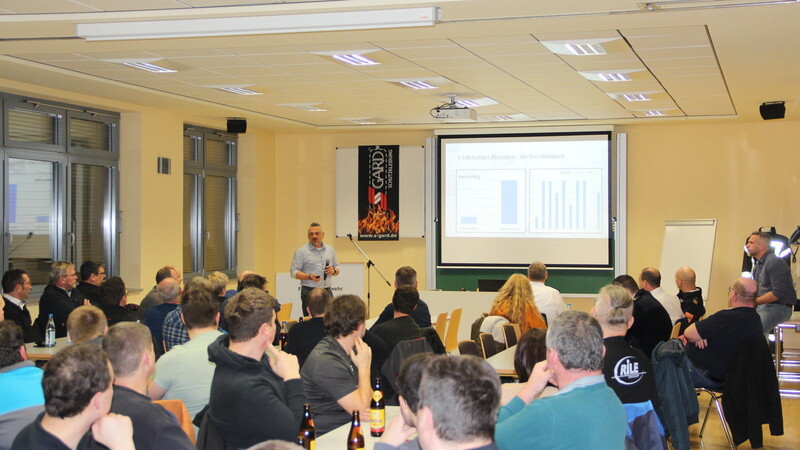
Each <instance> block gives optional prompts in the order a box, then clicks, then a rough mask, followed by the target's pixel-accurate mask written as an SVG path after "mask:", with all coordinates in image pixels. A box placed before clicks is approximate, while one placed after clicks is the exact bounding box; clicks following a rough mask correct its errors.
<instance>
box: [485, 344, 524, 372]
mask: <svg viewBox="0 0 800 450" xmlns="http://www.w3.org/2000/svg"><path fill="white" fill-rule="evenodd" d="M516 351H517V346H516V345H512V346H511V347H509V348H507V349H505V350H503V351H502V352H500V353H497V354H495V355H494V356H490V357H489V358H487V359H486V362H488V363H489V365H491V366H492V367H494V370H495V372H497V374H498V375H500V376H501V377H515V376H517V371H516V370H515V369H514V353H516Z"/></svg>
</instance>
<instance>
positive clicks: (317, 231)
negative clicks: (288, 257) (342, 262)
mask: <svg viewBox="0 0 800 450" xmlns="http://www.w3.org/2000/svg"><path fill="white" fill-rule="evenodd" d="M323 238H325V232H324V231H322V226H321V225H320V224H318V223H317V222H312V223H311V225H309V226H308V244H306V245H304V246H302V247H300V248H298V249H297V251H295V252H294V258H292V268H291V272H290V273H291V276H292V278H296V279H298V280H300V286H301V288H300V299H301V300H302V302H303V312H304V313H305V311H306V306H308V305H307V303H308V293H309V292H311V290H312V289H314V288H317V287H320V288H324V289H326V290H327V291H328V292H331V285H332V284H333V283H332V281H333V277H335V276H336V275H339V260H338V259H337V258H336V250H334V249H333V247H331V246H330V245H325V244H324V243H323V242H322V239H323ZM331 294H333V293H332V292H331Z"/></svg>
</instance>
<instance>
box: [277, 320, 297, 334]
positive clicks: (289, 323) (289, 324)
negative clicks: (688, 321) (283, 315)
mask: <svg viewBox="0 0 800 450" xmlns="http://www.w3.org/2000/svg"><path fill="white" fill-rule="evenodd" d="M295 325H297V320H295V319H289V320H287V321H286V331H289V330H291V329H292V327H293V326H295ZM278 331H280V330H278Z"/></svg>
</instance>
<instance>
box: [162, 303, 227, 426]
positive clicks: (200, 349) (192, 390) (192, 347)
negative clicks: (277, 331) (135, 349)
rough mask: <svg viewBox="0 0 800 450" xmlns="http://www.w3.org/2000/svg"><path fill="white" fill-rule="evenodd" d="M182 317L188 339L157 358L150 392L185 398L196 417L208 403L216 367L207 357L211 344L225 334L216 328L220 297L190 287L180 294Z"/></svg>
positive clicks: (166, 396)
mask: <svg viewBox="0 0 800 450" xmlns="http://www.w3.org/2000/svg"><path fill="white" fill-rule="evenodd" d="M181 319H182V320H183V322H184V323H185V324H186V328H187V329H188V330H189V342H187V343H185V344H182V345H176V346H175V347H173V348H172V349H171V350H170V351H168V352H167V353H165V354H164V356H162V357H161V358H160V359H159V360H158V363H156V376H155V378H153V382H152V383H150V389H149V390H148V393H149V395H150V398H152V399H153V400H161V399H162V398H165V399H178V400H182V401H183V403H184V404H185V405H186V409H187V410H188V411H189V416H191V417H194V416H195V415H196V414H197V413H198V412H200V410H202V409H203V408H204V407H205V406H206V405H207V404H208V396H209V394H210V392H211V379H212V378H213V377H214V368H215V367H216V366H215V365H214V363H212V362H210V361H209V360H208V346H209V344H211V343H212V342H214V341H215V340H216V339H217V338H218V337H219V336H220V335H221V334H222V333H220V332H219V331H218V330H217V321H218V320H219V302H218V301H217V298H216V297H215V296H214V295H213V294H211V293H210V292H208V291H206V290H204V289H189V290H187V291H186V292H184V293H183V297H182V298H181Z"/></svg>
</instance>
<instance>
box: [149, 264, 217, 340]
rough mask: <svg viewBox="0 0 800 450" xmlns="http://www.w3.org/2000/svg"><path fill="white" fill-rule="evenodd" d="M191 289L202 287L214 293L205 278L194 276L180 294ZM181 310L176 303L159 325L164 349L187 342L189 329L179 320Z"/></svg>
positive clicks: (184, 293)
mask: <svg viewBox="0 0 800 450" xmlns="http://www.w3.org/2000/svg"><path fill="white" fill-rule="evenodd" d="M192 289H203V290H206V291H208V292H210V293H211V294H212V295H215V293H214V288H213V286H212V284H211V282H210V281H208V279H207V278H203V277H194V278H192V279H191V280H189V282H188V283H186V289H184V291H183V294H182V295H186V292H188V291H190V290H192ZM181 312H182V309H181V305H178V307H177V308H175V309H173V310H172V311H170V312H169V313H167V317H165V318H164V324H163V325H161V335H162V336H163V337H164V347H166V351H170V350H171V349H172V347H175V346H176V345H181V344H185V343H187V342H189V331H188V330H187V329H186V325H185V324H184V323H183V320H181ZM220 315H221V313H220Z"/></svg>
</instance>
